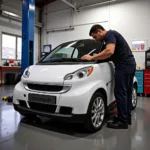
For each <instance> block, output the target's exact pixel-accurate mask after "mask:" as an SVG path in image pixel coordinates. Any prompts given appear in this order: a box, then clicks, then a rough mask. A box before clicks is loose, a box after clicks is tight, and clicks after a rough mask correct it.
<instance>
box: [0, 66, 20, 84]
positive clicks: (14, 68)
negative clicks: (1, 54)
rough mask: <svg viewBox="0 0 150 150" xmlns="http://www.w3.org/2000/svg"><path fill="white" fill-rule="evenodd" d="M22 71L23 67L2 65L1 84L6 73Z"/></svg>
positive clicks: (0, 67) (0, 69)
mask: <svg viewBox="0 0 150 150" xmlns="http://www.w3.org/2000/svg"><path fill="white" fill-rule="evenodd" d="M20 72H21V67H19V66H12V67H11V66H0V86H2V85H3V83H4V73H17V74H19V73H20Z"/></svg>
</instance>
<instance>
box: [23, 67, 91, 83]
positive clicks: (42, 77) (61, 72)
mask: <svg viewBox="0 0 150 150" xmlns="http://www.w3.org/2000/svg"><path fill="white" fill-rule="evenodd" d="M87 66H91V65H90V64H80V65H33V66H30V67H29V72H30V75H29V78H24V77H23V80H24V81H26V82H33V83H44V84H49V83H50V84H53V83H54V84H63V82H64V77H65V76H66V75H67V74H69V73H72V72H74V71H77V70H78V69H81V68H84V67H87Z"/></svg>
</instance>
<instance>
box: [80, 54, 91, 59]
mask: <svg viewBox="0 0 150 150" xmlns="http://www.w3.org/2000/svg"><path fill="white" fill-rule="evenodd" d="M92 58H93V57H92V56H91V55H88V54H87V55H84V56H82V57H81V59H82V60H88V61H91V60H92Z"/></svg>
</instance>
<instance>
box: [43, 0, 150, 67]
mask: <svg viewBox="0 0 150 150" xmlns="http://www.w3.org/2000/svg"><path fill="white" fill-rule="evenodd" d="M72 2H73V3H75V4H76V5H77V6H79V5H80V4H81V2H82V1H79V0H75V1H72ZM85 2H86V3H84V4H83V5H87V4H90V3H94V2H96V0H94V1H93V0H92V1H91V0H86V1H85ZM46 12H47V15H45V14H44V13H46ZM44 13H43V24H44V27H43V30H42V45H43V44H52V47H53V48H54V47H55V46H57V45H58V44H60V43H61V42H65V41H67V40H74V39H80V38H90V37H89V36H88V33H89V29H90V27H91V26H92V24H95V23H100V24H102V25H104V27H106V29H114V30H117V31H119V32H120V33H122V35H123V36H124V37H125V38H126V40H127V42H128V43H129V45H130V46H131V43H132V41H134V40H145V41H146V42H147V48H148V47H150V30H149V27H150V1H149V0H142V1H141V0H127V1H122V2H116V3H110V5H109V4H107V5H103V6H101V5H99V6H95V7H91V8H88V9H83V10H81V11H80V12H73V11H72V9H70V8H69V7H68V6H67V5H66V4H63V3H62V2H61V1H56V2H53V3H51V4H49V5H48V6H46V7H45V8H44ZM69 26H74V27H75V29H74V30H73V31H65V32H49V33H47V32H46V31H49V30H52V29H59V28H63V27H69ZM134 55H135V58H136V61H137V64H138V66H140V67H141V68H143V67H144V62H145V52H134Z"/></svg>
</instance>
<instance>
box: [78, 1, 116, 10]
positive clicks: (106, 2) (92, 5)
mask: <svg viewBox="0 0 150 150" xmlns="http://www.w3.org/2000/svg"><path fill="white" fill-rule="evenodd" d="M115 1H116V0H109V1H105V2H101V3H96V4H91V5H86V6H82V7H80V8H79V10H80V9H84V8H89V7H94V6H97V5H102V4H108V3H112V2H115Z"/></svg>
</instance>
